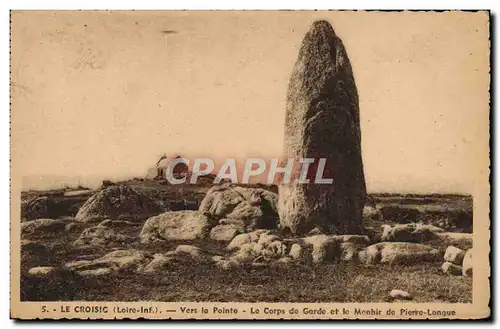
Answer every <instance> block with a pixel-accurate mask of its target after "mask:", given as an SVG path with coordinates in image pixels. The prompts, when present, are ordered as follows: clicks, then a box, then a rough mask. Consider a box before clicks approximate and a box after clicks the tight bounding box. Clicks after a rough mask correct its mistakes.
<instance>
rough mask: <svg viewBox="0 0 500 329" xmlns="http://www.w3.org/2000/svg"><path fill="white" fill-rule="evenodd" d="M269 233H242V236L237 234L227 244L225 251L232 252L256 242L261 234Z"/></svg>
mask: <svg viewBox="0 0 500 329" xmlns="http://www.w3.org/2000/svg"><path fill="white" fill-rule="evenodd" d="M268 233H269V232H268V231H267V230H256V231H253V232H250V233H243V234H238V235H237V236H235V237H234V238H233V240H232V241H231V242H230V243H229V245H228V246H227V249H228V250H229V251H233V250H236V249H239V248H241V246H243V245H245V244H248V243H251V242H258V241H259V239H260V236H261V235H263V234H268Z"/></svg>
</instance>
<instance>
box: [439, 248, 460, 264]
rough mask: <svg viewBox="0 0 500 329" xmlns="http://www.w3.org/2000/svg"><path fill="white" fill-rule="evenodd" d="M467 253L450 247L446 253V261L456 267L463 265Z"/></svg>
mask: <svg viewBox="0 0 500 329" xmlns="http://www.w3.org/2000/svg"><path fill="white" fill-rule="evenodd" d="M464 256H465V251H463V250H462V249H460V248H457V247H455V246H449V247H448V248H446V251H445V252H444V260H445V261H447V262H450V263H453V264H455V265H462V261H463V259H464Z"/></svg>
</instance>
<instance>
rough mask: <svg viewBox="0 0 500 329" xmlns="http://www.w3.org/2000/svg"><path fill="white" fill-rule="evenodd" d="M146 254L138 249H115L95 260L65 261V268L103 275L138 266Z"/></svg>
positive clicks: (82, 273)
mask: <svg viewBox="0 0 500 329" xmlns="http://www.w3.org/2000/svg"><path fill="white" fill-rule="evenodd" d="M146 260H147V259H146V255H145V254H144V253H143V252H142V251H139V250H135V249H129V250H115V251H112V252H110V253H108V254H106V255H104V256H102V257H100V258H98V259H95V260H80V261H73V262H69V263H66V265H65V268H66V269H69V270H72V271H76V272H77V273H78V274H80V275H92V276H94V275H103V274H110V273H113V272H116V271H120V270H124V269H129V268H133V267H139V266H140V265H141V263H144V261H146Z"/></svg>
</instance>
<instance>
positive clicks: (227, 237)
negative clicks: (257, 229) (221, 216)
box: [210, 224, 241, 242]
mask: <svg viewBox="0 0 500 329" xmlns="http://www.w3.org/2000/svg"><path fill="white" fill-rule="evenodd" d="M240 229H241V228H240V227H239V226H236V225H234V224H229V225H217V226H216V227H214V228H212V231H210V238H211V239H212V240H216V241H221V242H228V241H231V240H232V239H233V238H234V237H235V236H236V235H237V234H238V233H239V232H240Z"/></svg>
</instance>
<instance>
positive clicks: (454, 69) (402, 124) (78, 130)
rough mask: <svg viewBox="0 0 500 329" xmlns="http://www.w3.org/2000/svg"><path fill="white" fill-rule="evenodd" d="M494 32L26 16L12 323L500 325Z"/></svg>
mask: <svg viewBox="0 0 500 329" xmlns="http://www.w3.org/2000/svg"><path fill="white" fill-rule="evenodd" d="M489 24H490V16H489V12H487V11H471V12H463V11H448V12H431V11H429V12H425V11H422V12H370V11H343V12H338V11H12V12H11V80H10V81H11V136H12V137H11V138H12V139H11V170H12V171H11V174H12V176H11V204H12V217H11V277H12V278H11V300H12V301H11V308H12V309H11V314H12V316H13V317H15V318H89V317H90V318H104V317H110V318H114V317H117V318H134V317H144V318H213V319H216V318H221V317H228V318H269V319H271V318H278V319H279V318H297V319H300V318H384V317H392V318H409V317H410V318H412V317H417V318H479V317H488V316H489V312H490V311H489V307H488V303H489V298H490V293H489V289H490V288H489V276H490V273H489V252H490V249H489V246H490V232H489V225H490V218H489V202H490V201H489V198H490V196H489V193H490V186H489V176H490V169H489V166H490V151H489V138H490V136H489V131H490V127H489V117H490V108H489V107H490V105H489V102H490V94H489V86H490V63H489V57H490V40H489V36H490V35H489V29H490V26H489ZM56 302H57V303H56ZM199 302H202V303H199ZM124 303H125V304H124ZM127 303H130V304H127ZM179 303H180V304H179ZM235 303H238V304H235ZM239 303H242V304H239ZM282 303H288V304H282ZM343 303H349V304H346V306H345V308H344V307H343V306H342V305H343ZM23 305H24V306H23ZM117 305H119V306H117ZM269 305H273V306H269ZM294 305H300V306H294ZM334 305H335V306H334ZM371 305H374V306H373V307H372V306H371Z"/></svg>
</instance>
